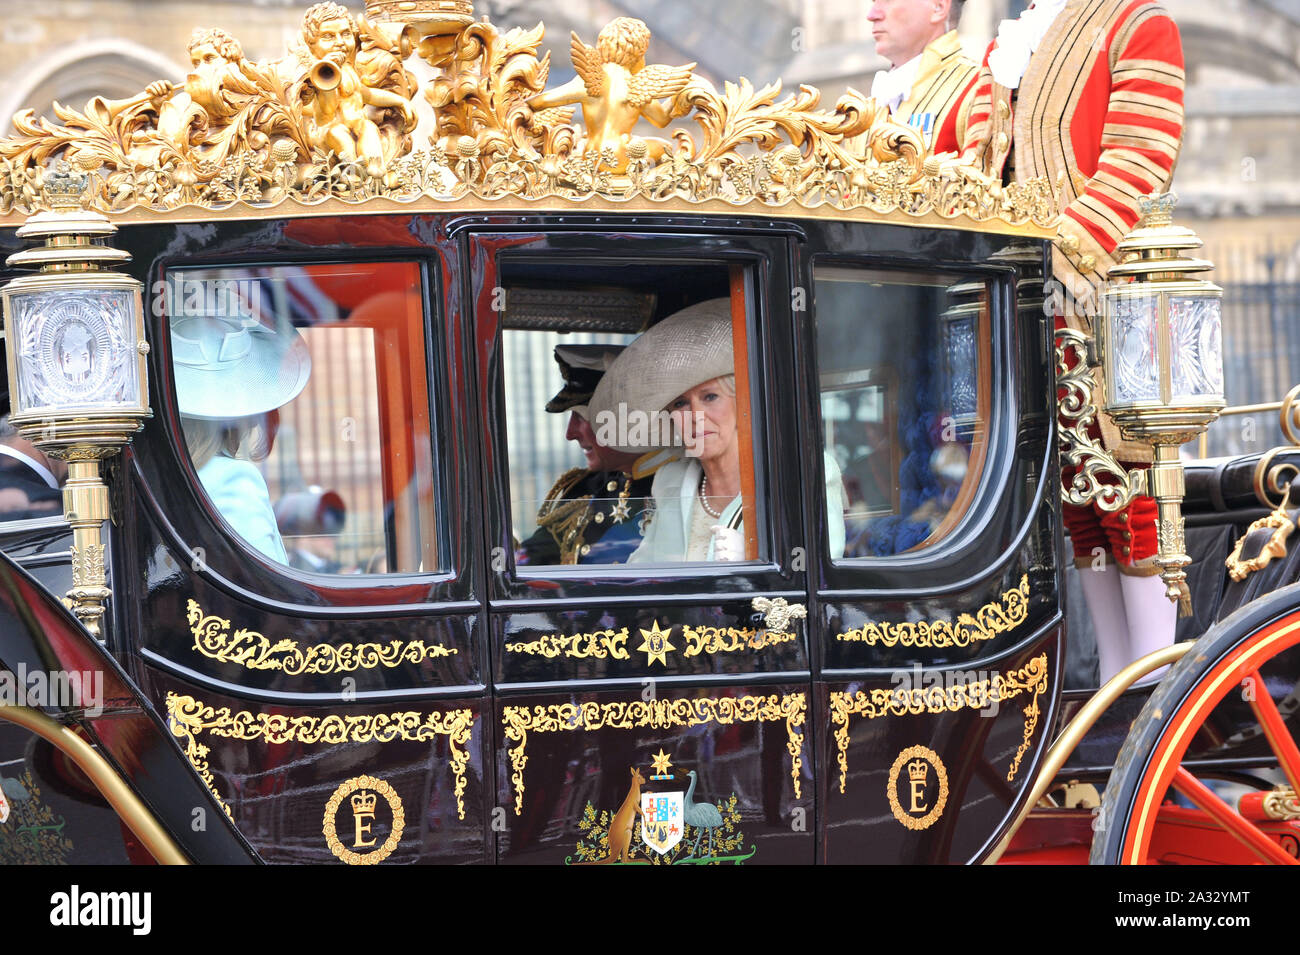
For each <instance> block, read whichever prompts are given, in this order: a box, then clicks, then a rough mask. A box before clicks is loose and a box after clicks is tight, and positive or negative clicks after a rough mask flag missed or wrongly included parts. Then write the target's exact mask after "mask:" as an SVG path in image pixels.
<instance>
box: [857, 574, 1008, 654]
mask: <svg viewBox="0 0 1300 955" xmlns="http://www.w3.org/2000/svg"><path fill="white" fill-rule="evenodd" d="M1028 617H1029V575H1028V574H1026V575H1024V576H1022V577H1021V578H1020V584H1019V586H1018V587H1016V589H1015V590H1008V591H1007V592H1006V593H1004V594H1003V595H1002V597H1001V599H999V600H998V601H997V602H996V603H988V604H985V605H984V606H982V607H980V608H979V610H977V611H975V613H974V614H973V615H972V614H969V613H963V614H961V615H960V616H959V617H958V618H957V622H956V624H954V623H952V622H951V621H948V620H936V621H927V620H917V621H904V622H902V623H874V622H873V623H868V624H867V625H866V626H863V627H858V628H856V629H854V630H848V631H846V632H844V633H841V634H838V635H837V636H836V637H835V639H836V640H843V641H847V642H858V643H867V644H870V645H872V646H874V645H875V644H877V643H879V644H883V645H884V646H887V647H893V646H904V647H966V646H970V645H971V644H972V643H978V642H980V641H983V640H992V639H993V638H994V637H996V636H998V635H999V634H1003V633H1009V632H1011V631H1012V630H1014V629H1016V627H1018V626H1020V625H1021V624H1022V623H1024V622H1025V620H1026V619H1028Z"/></svg>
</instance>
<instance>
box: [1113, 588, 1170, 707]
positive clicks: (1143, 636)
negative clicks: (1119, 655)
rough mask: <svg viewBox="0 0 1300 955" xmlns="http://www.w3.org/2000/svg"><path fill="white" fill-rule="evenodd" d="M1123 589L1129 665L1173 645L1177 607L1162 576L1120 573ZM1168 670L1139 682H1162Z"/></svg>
mask: <svg viewBox="0 0 1300 955" xmlns="http://www.w3.org/2000/svg"><path fill="white" fill-rule="evenodd" d="M1120 586H1121V587H1122V588H1123V590H1124V614H1125V615H1126V616H1127V617H1128V632H1129V658H1128V660H1127V661H1126V663H1132V662H1133V661H1134V660H1136V659H1138V658H1139V657H1144V656H1146V655H1147V654H1148V653H1154V652H1155V651H1157V650H1160V649H1163V648H1164V647H1168V646H1172V645H1173V642H1174V626H1175V624H1177V622H1178V605H1177V604H1176V603H1174V602H1173V601H1172V600H1170V599H1169V598H1168V597H1166V596H1165V582H1164V580H1162V579H1161V577H1160V575H1159V574H1152V575H1151V576H1150V577H1130V576H1128V575H1125V574H1120ZM1166 669H1167V667H1161V668H1160V669H1159V670H1157V671H1155V672H1154V673H1152V674H1149V675H1148V676H1145V677H1143V678H1142V679H1141V680H1140V681H1139V682H1141V683H1149V682H1152V681H1154V680H1159V679H1160V677H1161V676H1162V675H1163V674H1164V672H1165V670H1166Z"/></svg>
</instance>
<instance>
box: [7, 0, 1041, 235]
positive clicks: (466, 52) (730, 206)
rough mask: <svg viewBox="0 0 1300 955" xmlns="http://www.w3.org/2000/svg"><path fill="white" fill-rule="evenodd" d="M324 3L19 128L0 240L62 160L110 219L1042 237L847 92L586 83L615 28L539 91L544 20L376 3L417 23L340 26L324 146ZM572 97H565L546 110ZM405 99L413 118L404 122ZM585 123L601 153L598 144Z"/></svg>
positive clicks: (699, 80)
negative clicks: (269, 51) (244, 41)
mask: <svg viewBox="0 0 1300 955" xmlns="http://www.w3.org/2000/svg"><path fill="white" fill-rule="evenodd" d="M325 6H326V5H320V4H318V5H317V7H313V8H311V9H310V10H308V11H307V13H306V14H305V15H304V34H303V37H302V38H300V39H299V40H298V41H296V42H295V44H294V45H293V47H292V48H291V49H290V50H289V51H287V53H286V55H285V56H284V57H283V58H281V59H279V60H275V61H269V62H252V61H250V60H247V59H245V58H244V56H243V52H242V49H241V48H240V46H239V43H238V41H237V40H236V39H235V38H233V37H231V36H230V35H228V34H226V33H224V32H223V31H219V30H206V31H195V35H194V38H193V40H192V41H191V50H192V51H193V50H195V49H196V48H201V47H202V45H203V44H204V43H206V44H207V45H208V47H209V48H210V51H216V52H217V53H218V54H219V55H218V56H217V58H216V60H215V62H216V65H215V66H213V65H210V64H209V65H206V66H205V65H202V64H200V63H199V62H198V58H197V54H192V55H193V56H194V57H195V70H196V72H195V73H192V74H191V75H190V76H189V78H188V79H187V80H186V81H185V82H184V83H183V84H181V85H173V84H170V83H167V82H160V83H155V84H151V85H150V87H149V88H147V89H146V90H145V91H142V92H141V93H140V94H138V95H136V96H135V97H131V98H128V99H125V100H117V101H109V100H106V99H105V98H103V97H95V98H93V99H91V100H90V101H89V102H88V103H86V104H85V106H84V107H83V108H82V109H80V110H77V109H73V108H69V107H64V106H61V105H59V104H55V108H54V112H55V114H56V117H57V120H50V119H47V118H38V117H36V116H35V115H34V113H33V111H31V110H24V111H22V112H20V113H19V114H18V115H17V116H16V117H15V118H14V125H15V128H16V130H17V132H16V133H15V135H13V136H10V137H9V138H6V139H3V140H0V223H6V224H18V223H20V222H21V221H22V220H23V219H24V218H25V217H26V216H28V215H31V214H33V213H36V212H40V211H43V210H47V209H50V208H52V207H53V206H54V205H56V204H58V203H59V202H60V201H63V202H66V201H68V199H67V196H66V193H67V191H68V189H69V186H68V185H67V183H66V181H64V180H63V179H62V177H61V176H60V175H58V174H57V173H56V172H54V170H55V169H62V167H63V166H64V165H65V164H66V166H67V167H69V168H70V169H71V171H73V172H74V173H81V174H83V175H84V176H86V177H87V179H88V183H87V184H86V185H84V186H81V185H79V179H78V182H77V184H74V186H73V187H71V188H72V189H73V190H74V193H73V198H74V199H76V200H78V201H79V202H80V203H81V204H82V205H85V206H89V207H91V208H93V209H95V210H97V211H99V212H102V213H104V214H106V215H108V216H110V217H111V218H112V219H113V220H115V221H118V222H123V223H126V222H159V221H172V222H184V221H210V220H214V219H250V218H282V217H290V216H307V215H339V214H349V213H360V212H364V213H370V214H375V213H386V212H482V211H491V212H495V211H506V210H512V211H521V210H522V211H529V212H532V211H549V212H556V211H559V212H574V211H590V212H598V213H604V212H630V213H656V212H663V213H671V214H678V215H680V214H688V215H703V214H711V215H737V214H739V215H744V216H764V217H779V218H819V219H832V220H851V221H871V222H875V221H878V222H888V223H893V224H902V225H914V226H937V227H946V228H960V229H967V230H978V231H987V232H997V233H1002V234H1011V235H1021V236H1026V237H1036V238H1046V237H1050V236H1051V235H1052V234H1053V230H1052V228H1051V226H1052V221H1053V219H1054V217H1055V212H1056V210H1055V207H1054V204H1053V202H1052V198H1051V190H1050V188H1049V185H1048V184H1047V183H1046V182H1045V181H1042V180H1038V181H1033V182H1030V183H1027V184H1023V185H1020V184H1017V185H1011V186H1007V187H1003V186H1002V185H1001V184H999V183H995V182H992V181H991V180H988V179H987V178H985V177H983V176H981V175H979V174H978V173H976V172H975V171H974V170H973V169H971V168H970V167H968V166H965V165H963V164H961V163H960V162H959V161H958V160H957V159H956V158H955V157H952V156H935V155H932V154H930V153H929V152H928V151H927V148H926V144H925V139H924V137H923V135H922V134H921V133H920V132H919V131H918V130H916V129H914V128H912V127H910V126H905V125H901V124H899V123H896V122H893V121H892V119H891V117H890V115H889V113H888V111H887V110H886V109H885V108H883V107H881V106H880V105H878V104H877V103H875V101H874V100H871V99H869V98H868V97H865V96H863V95H862V94H861V93H859V92H857V91H856V90H853V89H849V90H847V91H846V92H845V93H844V95H842V96H841V97H840V98H839V100H838V101H837V102H836V103H835V104H834V106H833V107H830V108H826V107H824V106H823V105H822V102H821V101H822V96H821V93H820V92H819V91H818V90H816V89H815V88H812V87H808V86H804V87H801V88H800V89H799V91H798V92H796V93H793V94H784V95H783V93H782V89H781V84H780V83H779V82H775V83H772V84H768V85H761V86H755V85H754V84H752V83H750V82H749V81H748V80H746V79H743V78H742V79H740V80H739V81H737V82H727V83H725V84H724V85H723V88H722V89H721V90H719V89H717V88H716V87H715V86H714V85H713V84H712V83H711V82H710V81H709V80H707V79H706V78H704V77H702V76H700V75H698V74H697V73H695V72H693V69H692V67H693V66H694V64H690V65H688V66H684V67H667V66H660V65H655V64H652V65H649V66H645V65H644V59H643V58H642V59H640V60H636V59H635V49H634V50H633V58H632V59H629V60H628V62H629V63H631V67H632V68H631V69H625V70H624V73H625V76H624V79H626V81H627V88H626V89H621V88H620V89H615V88H613V86H614V85H615V84H611V83H609V82H604V81H603V80H602V74H601V69H603V68H604V58H605V57H606V53H607V52H608V53H609V57H611V58H616V53H615V52H613V51H616V49H622V48H625V47H627V45H628V44H629V43H630V44H631V45H632V46H633V47H636V46H637V44H638V43H639V44H640V47H639V48H640V49H641V50H644V44H645V42H648V39H649V31H648V30H646V28H645V27H644V24H641V23H640V21H635V20H631V19H629V18H619V19H618V20H615V21H613V22H612V23H611V24H610V25H608V26H607V27H606V28H605V30H603V31H602V32H601V38H600V40H598V41H597V46H596V47H591V46H587V45H586V44H585V43H584V42H583V41H582V40H581V39H580V38H578V37H577V35H576V34H575V35H574V36H573V39H572V46H571V51H572V52H571V55H572V58H573V61H574V66H575V68H576V69H577V72H578V74H579V78H578V79H577V80H575V81H573V83H570V84H568V85H567V86H566V87H564V88H562V89H560V90H556V89H551V88H549V87H548V76H549V72H550V70H549V67H550V54H549V53H545V52H542V51H541V49H540V48H541V42H542V39H543V36H544V27H543V25H542V24H538V25H537V26H536V27H534V28H532V29H527V30H525V29H512V30H508V31H506V30H501V29H498V28H497V27H496V26H494V25H492V24H491V23H490V22H487V20H486V18H485V19H484V20H482V21H473V20H472V18H470V17H468V16H466V15H465V14H464V11H462V10H461V9H460V8H462V7H468V4H463V3H453V4H447V3H434V4H432V5H431V6H432V7H433V8H435V9H436V11H438V12H436V15H435V14H434V13H426V14H421V15H416V14H412V13H406V14H402V12H401V11H391V10H388V9H387V7H391V6H392V4H384V3H382V2H374V0H372V2H371V3H370V4H369V6H370V10H371V14H372V15H374V16H376V17H377V18H382V17H384V16H386V15H388V14H390V13H393V14H394V15H406V16H411V17H414V18H415V19H414V22H391V21H387V20H383V19H374V20H366V19H364V18H361V17H357V18H355V19H354V20H353V25H354V27H355V30H356V35H357V40H356V43H355V46H354V56H353V58H352V59H350V60H349V61H348V63H349V64H350V67H351V68H352V69H354V70H355V73H354V74H352V75H354V76H355V78H356V79H357V80H358V81H359V83H360V85H361V86H362V87H364V89H362V90H360V91H359V92H358V91H357V90H356V89H355V88H354V89H353V93H355V94H357V95H360V96H361V97H362V98H363V100H364V101H365V102H366V103H367V108H366V109H365V110H363V113H365V114H366V116H365V119H363V120H355V121H354V126H356V127H357V131H356V133H355V135H353V133H352V132H349V131H348V129H347V128H343V129H342V130H341V132H339V133H338V135H334V134H332V133H330V131H329V130H328V129H327V128H326V127H327V125H328V124H327V122H326V121H325V120H322V118H321V114H319V113H318V112H316V109H317V107H316V104H317V103H318V102H321V101H323V99H322V98H323V97H326V96H328V95H329V90H327V89H324V88H323V86H324V85H328V76H326V82H325V83H324V84H322V83H319V82H317V81H318V79H319V78H318V76H317V75H316V73H314V72H313V70H317V69H319V68H320V67H319V65H320V64H321V62H322V61H321V60H319V59H313V56H314V54H313V52H312V50H311V49H309V48H308V46H307V44H306V42H305V39H306V35H307V30H308V29H309V27H308V24H309V21H311V18H312V16H313V15H315V16H316V21H311V22H318V21H319V17H320V16H321V15H323V14H322V13H320V12H319V11H318V10H317V8H318V7H325ZM411 6H412V5H411V4H407V5H406V7H408V8H409V7H411ZM414 6H417V7H418V6H430V5H429V4H424V5H420V4H416V5H414ZM335 9H336V10H337V9H339V8H335ZM449 10H450V11H451V12H447V11H449ZM329 12H330V11H329V9H325V10H324V14H328V13H329ZM620 31H622V32H620ZM628 31H631V32H630V34H629V32H628ZM607 39H608V42H607ZM619 43H621V44H622V45H623V46H622V47H618V44H619ZM413 55H414V56H418V57H420V58H421V59H423V60H424V61H425V62H426V63H428V64H429V65H430V66H431V67H432V71H431V72H432V75H431V76H429V77H428V78H427V79H421V78H418V77H417V76H416V75H415V74H414V73H413V72H411V71H410V70H408V69H407V68H406V66H405V65H404V64H406V63H407V62H408V61H410V58H411V57H412V56H413ZM611 62H612V60H611ZM620 68H621V67H619V66H618V65H617V64H614V65H612V66H610V67H609V69H611V70H617V69H620ZM205 70H206V72H205ZM325 72H326V74H328V73H329V66H328V64H327V65H326V66H325ZM426 72H428V71H426ZM347 83H348V81H347V79H346V77H345V78H344V85H343V87H340V88H339V89H346V88H347ZM602 83H603V86H602ZM574 84H579V85H580V87H581V88H580V89H578V90H577V93H578V95H577V96H576V97H574V96H569V97H567V98H566V97H565V96H564V95H562V94H563V93H564V90H566V89H568V88H569V87H573V86H574ZM620 96H621V99H620ZM398 100H400V101H403V102H405V103H406V104H407V105H406V107H402V105H401V102H398ZM421 101H423V102H424V103H427V104H428V109H427V110H425V111H424V112H423V113H422V114H420V115H417V113H416V111H415V110H414V109H413V107H414V105H415V104H416V103H417V102H421ZM553 102H564V103H566V105H559V106H552V105H549V104H550V103H553ZM579 106H581V108H582V110H583V112H582V113H579V112H578V107H579ZM534 107H536V108H534ZM618 109H622V110H623V112H622V114H621V116H620V117H615V118H614V119H609V116H610V114H611V112H617V110H618ZM656 110H657V111H658V114H657V115H658V119H659V120H665V119H666V120H667V127H668V128H667V129H666V130H665V134H664V136H663V138H658V137H655V136H647V135H643V132H644V131H645V130H646V129H648V127H647V124H646V123H645V122H644V120H645V119H646V117H647V116H649V117H650V118H655V115H654V114H655V111H656ZM597 113H600V114H601V115H604V116H605V117H606V123H605V126H604V128H603V134H605V135H604V138H602V135H601V133H596V134H595V135H593V122H594V120H593V116H595V115H596V114H597ZM365 123H370V124H371V126H372V127H373V129H371V128H369V127H367V128H366V129H364V130H363V129H361V126H362V125H364V124H365ZM345 125H346V124H345ZM691 127H694V129H692V128H691ZM371 133H374V134H377V138H376V136H375V135H371ZM611 133H616V134H617V135H615V136H613V138H610V135H609V134H611ZM368 136H369V139H367V137H368ZM331 137H333V138H331ZM376 144H378V145H376ZM78 189H79V190H80V191H79V192H77V191H76V190H78Z"/></svg>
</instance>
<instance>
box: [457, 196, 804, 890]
mask: <svg viewBox="0 0 1300 955" xmlns="http://www.w3.org/2000/svg"><path fill="white" fill-rule="evenodd" d="M466 241H467V242H468V243H469V246H470V252H471V255H470V256H469V261H470V262H471V263H472V273H471V274H470V275H469V276H468V281H469V282H470V283H471V287H470V289H469V297H470V299H469V300H470V301H471V302H472V303H473V308H474V313H475V322H476V327H477V336H476V338H477V348H478V362H479V374H480V381H481V382H482V385H483V387H482V388H481V396H480V401H481V412H482V416H483V421H484V422H486V429H485V432H484V434H485V440H484V453H485V474H486V475H487V480H488V484H487V493H488V494H489V500H488V503H487V512H488V515H489V519H488V526H487V533H488V536H489V539H488V541H487V548H488V553H489V554H490V559H489V586H488V594H489V615H490V629H489V635H488V636H489V642H490V646H491V666H492V678H493V682H494V688H495V723H494V731H495V733H496V740H495V752H496V758H497V781H498V782H497V800H498V803H497V808H496V810H495V812H494V818H495V819H496V820H497V822H496V823H495V824H494V830H495V831H496V834H497V836H496V847H497V857H498V859H499V860H501V861H504V862H521V863H526V862H538V863H565V862H567V863H570V864H587V863H596V862H604V861H610V862H621V863H635V864H656V865H665V864H699V863H709V862H718V861H723V862H727V863H735V862H742V861H749V862H754V863H760V862H781V863H794V862H811V861H812V860H813V837H812V830H813V822H814V820H813V787H812V775H811V760H810V741H809V739H808V726H809V723H808V712H809V703H810V699H809V689H810V686H809V670H808V652H807V644H806V639H805V633H804V624H805V621H804V620H803V619H801V618H800V617H799V614H800V613H802V612H803V610H804V604H805V602H806V589H805V588H806V574H805V570H804V560H803V555H802V552H801V551H797V550H795V548H796V547H797V546H798V542H799V540H800V539H801V537H800V531H799V528H800V513H799V495H798V489H797V483H796V482H797V481H798V474H799V460H798V459H799V455H800V453H801V449H800V441H799V439H798V436H797V432H796V431H795V404H796V403H795V401H794V400H793V395H792V394H791V393H790V390H789V388H788V387H786V386H785V385H788V383H789V382H790V381H791V380H792V377H793V366H792V362H791V354H792V348H791V335H792V328H791V326H790V294H791V292H790V287H789V281H788V264H787V263H788V258H787V246H788V243H789V241H790V239H789V237H788V234H781V233H772V232H769V233H765V234H764V233H758V232H753V233H744V234H739V235H737V234H705V233H703V232H699V231H697V233H696V234H689V235H683V234H680V232H678V233H676V234H674V233H670V232H667V231H664V232H660V233H656V232H655V231H654V227H653V225H649V224H643V225H641V226H640V227H633V228H625V229H622V230H620V231H619V232H618V233H617V234H616V235H612V234H611V232H610V231H599V230H597V229H595V228H592V229H591V230H590V231H583V230H582V228H581V227H580V226H579V227H577V228H576V230H575V226H574V225H573V224H572V223H571V222H566V230H565V231H559V230H556V231H548V230H547V229H545V228H544V227H541V226H537V225H534V226H529V227H527V228H521V229H519V230H518V231H511V232H503V231H494V232H491V233H487V232H478V233H475V234H472V235H470V236H469V237H468V238H467V240H466ZM660 323H665V324H664V327H663V328H660V329H658V330H656V327H657V326H659V325H660ZM643 335H645V336H647V338H646V340H645V342H642V343H641V344H639V345H638V344H637V343H638V340H639V339H640V338H641V336H643ZM624 355H626V356H627V358H626V359H624V357H623V356H624ZM696 379H700V380H698V381H697V380H696ZM782 383H785V384H784V385H783V384H782ZM602 384H603V385H604V386H605V388H606V389H607V390H608V394H606V393H604V392H602V391H601V390H600V388H599V387H597V386H598V385H602ZM593 389H594V390H593ZM610 395H613V397H612V398H611V397H610ZM602 400H606V401H609V402H610V403H609V404H607V405H605V406H601V405H600V404H599V402H600V401H602ZM710 474H712V475H713V485H712V487H713V490H710V491H707V492H705V491H704V489H705V488H706V486H707V485H706V483H705V480H706V478H708V477H709V475H710ZM702 492H704V493H703V495H702ZM733 492H734V494H733ZM703 505H707V506H708V507H707V510H706V509H705V508H704V507H703ZM702 510H704V511H706V512H705V513H701V511H702ZM709 512H711V513H709ZM723 558H730V559H723Z"/></svg>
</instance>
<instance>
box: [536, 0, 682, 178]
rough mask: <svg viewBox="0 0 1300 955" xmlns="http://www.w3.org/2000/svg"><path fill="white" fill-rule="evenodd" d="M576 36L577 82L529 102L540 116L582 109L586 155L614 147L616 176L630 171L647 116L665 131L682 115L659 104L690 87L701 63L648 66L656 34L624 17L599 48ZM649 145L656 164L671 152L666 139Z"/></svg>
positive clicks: (603, 37) (611, 26)
mask: <svg viewBox="0 0 1300 955" xmlns="http://www.w3.org/2000/svg"><path fill="white" fill-rule="evenodd" d="M572 37H573V40H572V43H571V44H570V50H571V53H572V57H573V66H574V69H576V70H577V71H578V75H577V77H576V78H575V79H573V80H572V81H571V82H569V83H566V84H565V85H563V86H561V87H560V88H559V89H555V90H548V91H543V92H541V93H538V94H537V95H536V96H533V97H532V98H530V99H529V100H528V105H529V106H531V107H532V108H533V109H534V110H538V111H540V110H543V109H551V108H553V107H556V106H569V105H571V104H574V103H577V104H579V105H581V106H582V118H583V122H584V123H585V124H586V126H587V141H586V145H585V146H584V150H585V151H586V152H588V153H595V154H599V153H600V152H601V151H602V150H603V149H605V148H606V147H607V146H611V147H613V149H614V156H615V161H614V171H615V172H616V173H621V172H624V171H626V170H627V163H628V157H627V143H628V140H629V139H630V138H631V136H632V130H633V128H634V127H635V126H636V124H637V121H638V120H640V119H641V117H643V116H644V117H645V118H646V119H648V120H649V121H650V122H652V123H654V124H655V125H656V126H658V127H659V128H660V129H663V128H664V127H665V126H667V125H668V124H669V123H670V122H672V120H673V119H674V118H675V117H676V116H680V115H682V113H681V112H676V113H674V112H672V111H671V109H670V108H669V107H666V106H664V105H663V104H662V103H660V102H659V101H660V100H662V99H670V100H671V99H673V98H675V97H676V96H677V94H678V93H680V92H681V91H682V90H684V89H685V88H686V85H687V84H688V83H689V82H690V81H691V76H692V73H691V71H692V70H693V69H695V64H694V63H690V64H688V65H686V66H662V65H658V64H656V65H654V66H646V64H645V54H646V49H647V48H648V47H649V46H650V29H649V27H647V26H646V25H645V24H644V23H643V22H641V21H640V20H636V19H633V18H632V17H619V18H618V19H616V20H613V21H611V22H610V23H609V24H607V25H606V27H605V29H603V30H601V31H600V35H599V36H598V37H597V38H596V46H595V47H594V48H593V47H590V46H587V45H586V44H585V43H583V42H582V40H581V39H580V38H579V37H578V34H576V33H574V34H572ZM646 142H647V144H648V145H649V147H650V149H649V155H650V158H651V159H653V160H656V161H657V160H658V159H660V158H661V157H662V156H663V154H664V153H665V151H667V150H668V148H669V143H668V142H667V141H666V140H662V139H655V138H651V139H647V140H646Z"/></svg>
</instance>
